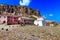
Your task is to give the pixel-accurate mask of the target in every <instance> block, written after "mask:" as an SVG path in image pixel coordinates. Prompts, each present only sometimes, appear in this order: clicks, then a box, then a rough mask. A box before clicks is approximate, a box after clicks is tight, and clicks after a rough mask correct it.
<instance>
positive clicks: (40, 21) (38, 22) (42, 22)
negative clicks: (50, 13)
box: [34, 17, 46, 26]
mask: <svg viewBox="0 0 60 40" xmlns="http://www.w3.org/2000/svg"><path fill="white" fill-rule="evenodd" d="M34 24H35V25H38V26H46V23H45V19H44V18H43V17H38V18H37V20H35V21H34Z"/></svg>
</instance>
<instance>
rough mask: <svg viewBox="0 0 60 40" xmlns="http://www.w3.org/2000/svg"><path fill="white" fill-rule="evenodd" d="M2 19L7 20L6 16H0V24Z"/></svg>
mask: <svg viewBox="0 0 60 40" xmlns="http://www.w3.org/2000/svg"><path fill="white" fill-rule="evenodd" d="M3 21H6V22H7V16H0V24H2V23H3Z"/></svg>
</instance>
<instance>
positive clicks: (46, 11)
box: [0, 0, 60, 22]
mask: <svg viewBox="0 0 60 40" xmlns="http://www.w3.org/2000/svg"><path fill="white" fill-rule="evenodd" d="M20 1H22V0H0V3H1V4H11V5H20V4H19V3H20ZM26 1H28V0H26ZM24 5H25V6H28V7H31V8H33V9H36V10H39V11H40V14H41V15H42V16H43V17H44V18H46V19H48V20H55V21H57V22H60V0H29V3H28V2H27V3H26V4H24Z"/></svg>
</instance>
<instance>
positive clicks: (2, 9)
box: [0, 4, 40, 16]
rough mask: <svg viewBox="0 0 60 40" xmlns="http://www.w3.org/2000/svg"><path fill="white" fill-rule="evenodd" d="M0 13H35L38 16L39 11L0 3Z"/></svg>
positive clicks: (26, 14) (25, 14)
mask: <svg viewBox="0 0 60 40" xmlns="http://www.w3.org/2000/svg"><path fill="white" fill-rule="evenodd" d="M0 14H14V15H24V16H28V15H35V16H39V15H40V12H39V11H38V10H34V9H32V8H28V7H26V6H12V5H2V4H0Z"/></svg>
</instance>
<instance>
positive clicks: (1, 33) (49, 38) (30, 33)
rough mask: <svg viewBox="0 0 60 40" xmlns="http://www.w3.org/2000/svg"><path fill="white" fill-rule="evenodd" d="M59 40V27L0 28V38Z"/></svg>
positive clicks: (3, 39)
mask: <svg viewBox="0 0 60 40" xmlns="http://www.w3.org/2000/svg"><path fill="white" fill-rule="evenodd" d="M35 37H37V38H36V40H37V39H40V40H42V39H43V40H60V27H59V26H57V27H47V26H46V27H38V26H34V25H31V26H30V25H28V26H23V27H21V26H19V27H10V29H9V30H8V31H6V30H5V29H4V30H0V39H1V40H6V39H7V40H24V39H27V40H32V39H34V38H35Z"/></svg>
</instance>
